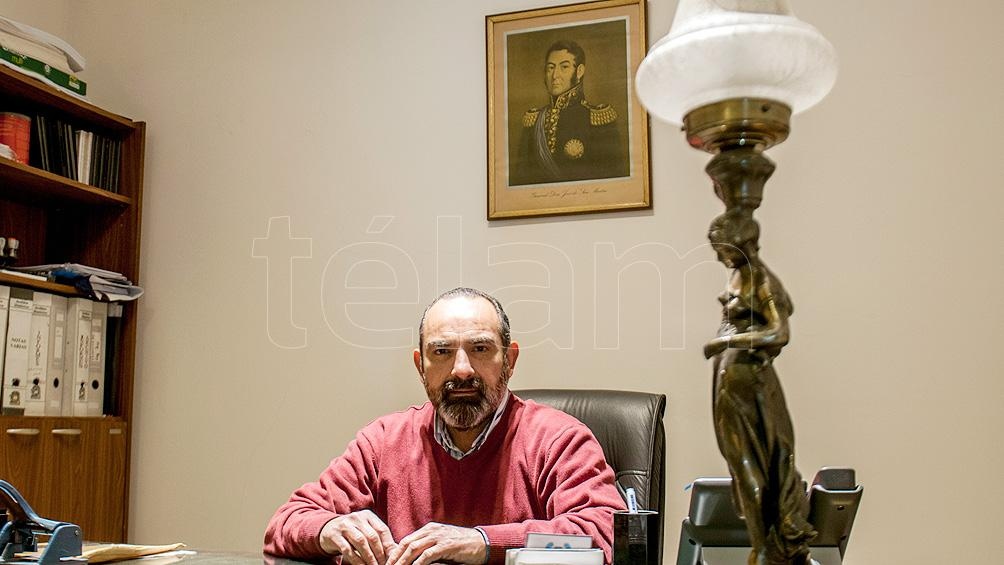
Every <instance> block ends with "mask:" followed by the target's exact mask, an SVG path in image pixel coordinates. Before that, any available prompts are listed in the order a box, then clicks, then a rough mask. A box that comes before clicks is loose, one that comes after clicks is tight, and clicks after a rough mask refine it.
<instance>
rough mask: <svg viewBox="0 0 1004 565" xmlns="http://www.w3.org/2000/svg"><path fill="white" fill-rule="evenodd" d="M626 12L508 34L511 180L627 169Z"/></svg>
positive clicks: (551, 179) (553, 179)
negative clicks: (621, 16)
mask: <svg viewBox="0 0 1004 565" xmlns="http://www.w3.org/2000/svg"><path fill="white" fill-rule="evenodd" d="M626 35H627V28H626V25H625V22H624V21H623V20H614V21H607V22H597V23H588V24H584V25H576V26H569V27H561V28H557V29H543V30H532V31H526V32H521V33H514V34H510V35H509V36H508V38H507V56H508V66H507V72H508V76H507V77H506V85H507V87H508V88H507V90H508V91H509V92H508V97H507V100H508V108H507V116H508V120H507V121H508V132H509V143H508V145H509V170H508V173H509V186H511V187H517V186H524V185H539V184H545V183H560V182H567V181H584V180H591V179H610V178H619V177H627V176H628V175H630V173H631V170H630V169H631V165H630V163H631V162H630V148H629V145H628V143H627V140H628V121H627V119H626V115H625V114H626V112H627V111H628V105H627V99H628V92H627V68H628V61H627V53H626V47H625V45H626V42H625V38H626Z"/></svg>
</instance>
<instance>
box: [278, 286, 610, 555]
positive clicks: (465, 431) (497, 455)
mask: <svg viewBox="0 0 1004 565" xmlns="http://www.w3.org/2000/svg"><path fill="white" fill-rule="evenodd" d="M413 355H414V361H415V367H416V368H417V369H418V374H419V378H420V380H421V381H422V384H423V386H424V387H425V391H426V393H427V394H428V396H429V402H427V403H425V404H423V405H422V406H413V407H411V408H409V409H407V410H405V411H403V412H396V413H394V414H390V415H388V416H384V417H383V418H379V419H377V420H376V421H374V422H372V423H371V424H369V425H368V426H366V427H365V428H363V429H362V430H360V431H359V433H358V434H357V435H356V439H355V440H353V441H352V442H351V443H350V444H349V446H348V448H347V449H346V450H345V453H343V454H342V455H341V456H340V457H337V458H335V459H334V460H333V461H332V462H331V464H330V465H329V466H328V468H327V469H326V470H325V471H324V473H323V474H322V475H321V477H320V478H319V479H318V480H317V481H316V482H312V483H307V484H305V485H303V486H302V487H300V488H299V489H297V490H296V492H294V493H293V494H292V496H290V499H289V501H288V502H286V503H285V504H284V505H282V506H281V507H280V508H279V509H278V510H277V511H276V513H275V515H274V516H273V517H272V520H271V521H270V522H269V525H268V529H267V530H266V532H265V547H264V549H265V552H266V553H270V554H274V555H280V556H284V557H292V558H301V559H317V558H324V557H327V556H330V557H331V558H332V559H335V558H336V556H340V557H341V559H342V561H343V562H348V564H349V565H412V564H414V565H429V564H430V563H435V562H444V561H446V562H453V563H465V564H471V565H481V564H483V563H486V562H491V563H502V562H503V561H504V558H505V550H506V549H509V548H512V547H521V546H522V545H523V543H524V540H525V538H526V534H527V533H530V532H544V533H564V534H584V535H588V536H590V537H592V538H593V542H594V544H595V545H596V546H597V547H599V548H601V549H603V551H604V553H605V555H606V562H607V563H609V562H610V561H611V549H610V547H611V541H612V538H613V512H614V510H621V509H623V508H624V503H623V501H622V499H621V497H620V495H619V494H618V493H617V489H616V487H615V486H614V476H613V472H612V471H611V470H610V468H609V467H608V466H607V464H606V460H605V459H604V457H603V451H602V449H601V448H600V445H599V444H598V443H597V442H596V439H595V438H594V437H593V435H592V433H590V431H589V429H588V428H586V426H585V425H583V424H582V423H580V422H579V421H578V420H576V419H574V418H572V417H571V416H569V415H567V414H565V413H564V412H560V411H558V410H555V409H553V408H549V407H546V406H543V405H540V404H537V403H535V402H533V401H525V402H524V401H523V400H521V399H519V398H518V397H516V396H515V395H513V394H511V393H510V392H509V388H508V384H509V379H510V377H512V373H513V369H514V368H515V366H516V359H517V357H519V345H518V344H517V343H516V342H513V341H511V340H510V334H509V320H508V318H507V317H506V314H505V312H504V311H503V310H502V305H501V304H499V302H498V300H496V299H495V298H494V297H492V296H490V295H488V294H485V293H483V292H481V291H478V290H474V289H469V288H458V289H454V290H451V291H449V292H447V293H445V294H443V295H442V296H440V297H439V298H437V299H436V300H435V301H434V302H433V303H432V304H431V305H430V306H429V307H428V308H427V309H426V311H425V314H424V315H423V316H422V322H421V324H420V325H419V347H418V349H416V350H415V351H414V353H413Z"/></svg>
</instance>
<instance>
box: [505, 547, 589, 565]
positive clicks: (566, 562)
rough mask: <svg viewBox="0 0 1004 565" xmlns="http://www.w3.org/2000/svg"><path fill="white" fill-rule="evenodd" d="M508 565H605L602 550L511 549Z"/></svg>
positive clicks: (507, 551) (507, 555)
mask: <svg viewBox="0 0 1004 565" xmlns="http://www.w3.org/2000/svg"><path fill="white" fill-rule="evenodd" d="M505 563H506V565H603V550H602V549H533V548H520V549H509V550H506V552H505Z"/></svg>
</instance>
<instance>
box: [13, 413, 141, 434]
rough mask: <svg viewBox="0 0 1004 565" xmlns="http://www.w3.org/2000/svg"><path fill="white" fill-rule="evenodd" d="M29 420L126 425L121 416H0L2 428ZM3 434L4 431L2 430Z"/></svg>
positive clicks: (64, 423)
mask: <svg viewBox="0 0 1004 565" xmlns="http://www.w3.org/2000/svg"><path fill="white" fill-rule="evenodd" d="M25 418H27V419H28V420H29V421H31V422H32V423H37V424H39V425H42V424H56V425H60V426H63V425H66V424H67V423H69V422H107V423H109V424H124V423H126V421H125V418H122V417H121V416H94V417H86V418H84V417H74V416H4V415H0V426H4V425H8V424H9V423H11V422H12V421H13V420H15V419H17V420H22V419H25ZM0 433H3V430H0Z"/></svg>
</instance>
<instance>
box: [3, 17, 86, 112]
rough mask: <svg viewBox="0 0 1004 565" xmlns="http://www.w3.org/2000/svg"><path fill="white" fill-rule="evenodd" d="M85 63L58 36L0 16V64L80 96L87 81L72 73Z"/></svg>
mask: <svg viewBox="0 0 1004 565" xmlns="http://www.w3.org/2000/svg"><path fill="white" fill-rule="evenodd" d="M86 63H87V61H86V60H85V59H84V57H83V56H82V55H81V54H80V53H79V52H78V51H77V50H76V49H74V48H73V47H72V46H70V44H68V43H67V42H65V41H63V40H62V39H60V38H58V37H56V36H54V35H52V34H49V33H46V32H44V31H42V30H40V29H36V28H33V27H31V26H29V25H26V24H22V23H20V22H15V21H14V20H11V19H8V18H5V17H3V16H0V64H3V65H5V66H7V67H10V68H12V69H14V70H16V71H19V72H22V73H25V74H29V75H32V76H34V77H36V78H38V79H40V80H42V81H44V82H47V83H49V84H50V85H52V86H55V87H56V88H58V89H60V90H62V91H64V92H68V93H70V94H72V95H74V96H80V97H82V96H84V95H86V94H87V83H85V82H84V81H82V80H80V79H79V78H77V77H76V75H74V74H73V73H76V72H80V71H82V70H84V65H86Z"/></svg>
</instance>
